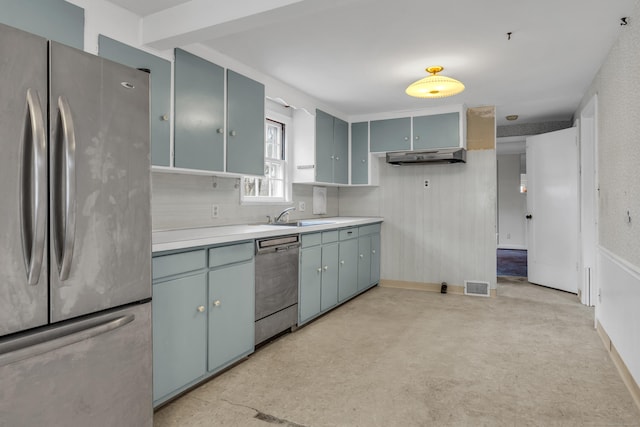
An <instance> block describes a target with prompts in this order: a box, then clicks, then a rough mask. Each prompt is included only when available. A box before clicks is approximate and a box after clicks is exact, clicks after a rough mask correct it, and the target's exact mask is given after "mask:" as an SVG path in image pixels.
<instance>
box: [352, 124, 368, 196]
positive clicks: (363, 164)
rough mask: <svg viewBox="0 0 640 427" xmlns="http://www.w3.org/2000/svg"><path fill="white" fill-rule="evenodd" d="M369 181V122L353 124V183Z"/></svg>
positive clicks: (366, 182)
mask: <svg viewBox="0 0 640 427" xmlns="http://www.w3.org/2000/svg"><path fill="white" fill-rule="evenodd" d="M368 183H369V123H367V122H360V123H352V124H351V184H368Z"/></svg>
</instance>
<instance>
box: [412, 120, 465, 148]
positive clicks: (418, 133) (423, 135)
mask: <svg viewBox="0 0 640 427" xmlns="http://www.w3.org/2000/svg"><path fill="white" fill-rule="evenodd" d="M459 146H460V114H459V113H446V114H436V115H433V116H422V117H414V118H413V148H414V150H419V149H429V148H450V147H459Z"/></svg>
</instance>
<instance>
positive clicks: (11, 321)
mask: <svg viewBox="0 0 640 427" xmlns="http://www.w3.org/2000/svg"><path fill="white" fill-rule="evenodd" d="M0 76H2V78H0V149H1V150H2V155H1V156H0V200H2V202H1V203H0V218H1V219H2V220H1V221H0V336H2V335H5V334H8V333H12V332H17V331H20V330H23V329H29V328H33V327H36V326H40V325H44V324H46V323H47V306H48V297H47V295H48V293H47V287H48V277H47V256H46V243H47V242H46V240H47V233H46V225H47V215H48V212H47V203H48V200H47V196H46V192H47V181H46V180H47V176H46V175H47V165H46V150H47V146H46V144H47V140H46V129H45V123H46V117H44V116H43V115H42V114H43V113H42V112H44V114H46V111H47V107H46V102H47V41H46V40H45V39H42V38H40V37H37V36H34V35H31V34H28V33H25V32H23V31H20V30H16V29H14V28H10V27H7V26H4V25H0ZM37 200H38V201H37Z"/></svg>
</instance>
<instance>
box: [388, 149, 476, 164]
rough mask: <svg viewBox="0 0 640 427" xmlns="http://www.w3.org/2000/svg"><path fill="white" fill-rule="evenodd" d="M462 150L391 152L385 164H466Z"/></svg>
mask: <svg viewBox="0 0 640 427" xmlns="http://www.w3.org/2000/svg"><path fill="white" fill-rule="evenodd" d="M466 162H467V150H465V149H464V148H442V149H439V150H422V151H393V152H389V153H387V163H390V164H392V165H418V164H425V163H466Z"/></svg>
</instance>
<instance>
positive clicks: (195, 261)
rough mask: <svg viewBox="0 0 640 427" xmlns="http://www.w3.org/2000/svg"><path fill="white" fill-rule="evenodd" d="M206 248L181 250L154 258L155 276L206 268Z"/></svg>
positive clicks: (156, 277)
mask: <svg viewBox="0 0 640 427" xmlns="http://www.w3.org/2000/svg"><path fill="white" fill-rule="evenodd" d="M206 266H207V264H206V257H205V250H204V249H199V250H195V251H188V252H179V253H176V254H171V255H161V256H157V257H154V258H153V278H154V279H158V278H160V277H167V276H173V275H176V274H181V273H188V272H190V271H195V270H200V269H202V268H205V267H206Z"/></svg>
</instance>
